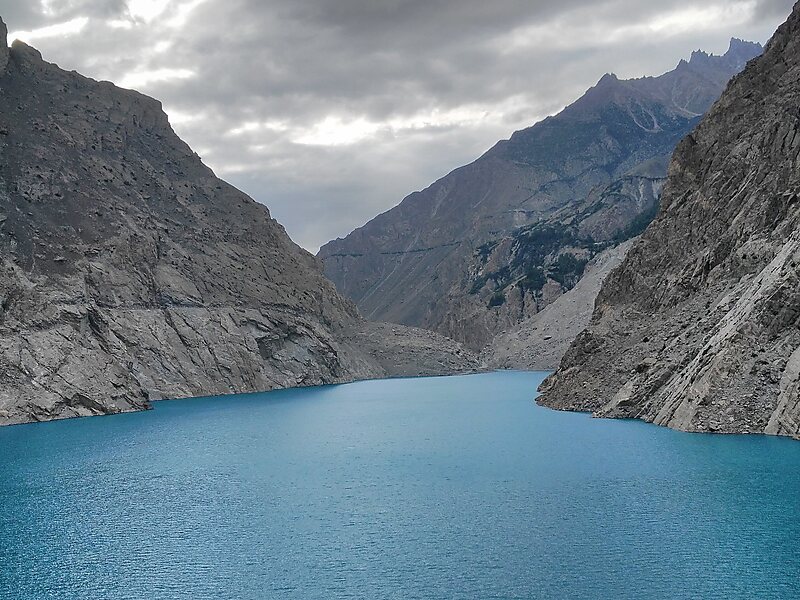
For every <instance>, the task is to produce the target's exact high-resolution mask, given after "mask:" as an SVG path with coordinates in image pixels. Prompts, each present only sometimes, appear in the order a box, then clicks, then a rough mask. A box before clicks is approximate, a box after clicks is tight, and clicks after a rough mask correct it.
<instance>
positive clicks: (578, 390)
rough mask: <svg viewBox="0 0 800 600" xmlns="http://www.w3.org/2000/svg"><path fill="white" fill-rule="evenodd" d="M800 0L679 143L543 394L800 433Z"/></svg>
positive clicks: (655, 415)
mask: <svg viewBox="0 0 800 600" xmlns="http://www.w3.org/2000/svg"><path fill="white" fill-rule="evenodd" d="M798 107H800V3H798V4H796V5H795V7H794V10H793V12H792V14H791V16H790V17H789V19H788V21H787V22H786V23H785V24H784V25H782V26H781V27H780V28H779V29H778V30H777V32H776V33H775V35H774V36H773V38H772V40H771V41H770V42H769V44H768V45H767V48H766V50H765V52H764V54H763V56H762V57H761V58H759V59H758V60H755V61H753V62H751V63H750V64H749V65H748V66H747V68H746V69H745V70H744V72H743V73H742V74H741V75H739V76H737V77H735V78H734V79H733V81H732V82H731V84H730V85H729V86H728V88H727V90H726V91H725V93H724V94H723V95H722V98H721V99H720V100H719V102H717V103H716V104H715V106H714V108H713V109H712V110H711V111H710V112H709V113H708V115H707V116H706V118H705V119H704V120H703V121H702V123H701V124H700V125H699V126H698V127H697V129H696V130H695V131H694V132H693V133H692V134H691V135H690V136H688V137H687V138H686V139H684V140H683V141H682V142H681V143H680V145H679V146H678V148H677V150H676V151H675V154H674V156H673V158H672V162H671V164H670V168H669V178H668V181H667V183H666V186H665V188H664V193H663V197H662V201H661V210H660V212H659V214H658V215H657V216H656V218H655V220H654V221H653V222H652V224H651V225H650V226H649V227H648V228H647V230H646V231H645V232H644V234H643V235H642V236H641V238H640V239H639V240H638V241H637V242H636V243H635V244H634V245H633V247H632V249H631V250H630V252H629V253H628V255H627V257H626V258H625V260H624V261H623V263H622V265H621V266H620V267H619V268H618V269H617V270H615V271H613V272H612V273H611V275H609V277H608V278H607V279H606V281H605V282H604V284H603V286H602V289H601V291H600V294H599V295H598V298H597V303H596V308H595V311H594V314H593V316H592V320H591V323H590V325H589V327H588V329H586V330H585V331H584V332H582V333H581V334H580V335H579V336H578V338H577V339H576V340H575V342H574V343H573V344H572V346H571V347H570V349H569V351H568V352H567V354H566V355H565V357H564V359H563V361H562V363H561V367H560V368H559V370H558V371H557V372H556V373H555V374H554V375H553V376H552V377H551V378H550V379H549V380H547V382H546V383H545V385H544V387H543V390H544V394H543V395H542V396H540V399H539V400H540V401H541V402H542V403H544V404H546V405H548V406H552V407H555V408H561V409H571V410H586V411H593V412H594V413H595V414H596V415H598V416H608V417H633V418H639V419H644V420H646V421H651V422H654V423H657V424H659V425H666V426H669V427H672V428H675V429H682V430H687V431H719V432H726V433H734V432H759V433H762V432H763V433H770V434H780V435H791V436H795V437H798V436H800V393H799V390H800V266H799V265H800V108H798Z"/></svg>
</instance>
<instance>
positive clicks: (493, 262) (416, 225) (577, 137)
mask: <svg viewBox="0 0 800 600" xmlns="http://www.w3.org/2000/svg"><path fill="white" fill-rule="evenodd" d="M761 51H762V48H761V46H760V44H755V43H750V42H744V41H741V40H737V39H733V40H731V43H730V47H729V49H728V51H727V52H726V53H725V54H724V55H723V56H713V55H709V54H706V53H705V52H700V51H698V52H694V53H693V54H692V55H691V58H690V59H689V60H688V61H686V60H681V61H680V63H679V64H678V66H677V67H676V68H675V69H674V70H672V71H670V72H668V73H665V74H663V75H661V76H659V77H645V78H641V79H632V80H620V79H618V78H617V77H616V76H614V75H605V76H603V77H602V79H600V81H598V83H597V85H595V86H594V87H593V88H591V89H590V90H589V91H587V92H586V94H584V95H583V96H582V97H581V98H580V99H578V100H577V101H576V102H575V103H573V104H572V105H570V106H568V107H567V108H565V109H564V110H563V111H561V112H560V113H559V114H558V115H556V116H553V117H549V118H547V119H545V120H543V121H541V122H539V123H537V124H535V125H534V126H532V127H530V128H528V129H524V130H522V131H517V132H516V133H514V134H513V135H512V136H511V138H510V139H509V140H504V141H501V142H499V143H497V144H496V145H495V146H494V147H493V148H492V149H491V150H489V151H488V152H486V153H485V154H484V155H483V156H481V157H480V158H479V159H478V160H476V161H475V162H473V163H471V164H469V165H467V166H464V167H461V168H459V169H456V170H455V171H453V172H452V173H450V174H448V175H447V176H445V177H443V178H442V179H440V180H438V181H437V182H435V183H434V184H432V185H431V186H430V187H428V188H427V189H425V190H423V191H421V192H415V193H413V194H411V195H410V196H408V197H407V198H405V199H404V200H403V201H402V202H401V203H400V204H399V205H397V206H396V207H394V208H392V209H391V210H389V211H387V212H385V213H383V214H381V215H379V216H377V217H375V218H374V219H372V220H371V221H370V222H368V223H367V224H366V225H364V226H363V227H360V228H358V229H356V230H355V231H353V232H352V233H351V234H350V235H348V236H347V237H345V238H344V239H337V240H334V241H332V242H329V243H328V244H326V245H325V246H323V247H322V248H321V250H320V252H319V255H318V256H319V257H320V258H322V260H323V261H324V265H325V274H326V275H327V276H328V277H329V278H331V279H332V280H333V281H334V283H335V284H336V287H337V288H338V289H339V291H340V292H342V293H344V294H345V295H347V296H348V297H350V298H351V299H353V300H354V301H355V302H356V304H357V305H358V307H359V309H360V310H361V312H362V313H363V314H364V315H365V316H366V317H367V318H369V319H372V320H378V321H390V322H395V323H402V324H407V325H415V326H419V327H424V328H427V329H431V330H434V331H437V332H439V333H442V334H444V335H447V336H449V337H452V338H454V339H457V340H460V341H463V342H465V343H467V344H468V345H469V346H471V347H473V348H475V349H480V348H482V347H484V346H485V345H486V344H487V343H488V342H490V341H491V340H492V339H493V338H494V337H495V336H496V335H497V334H498V333H500V332H502V331H504V330H507V329H510V328H512V327H514V326H515V325H518V324H519V323H520V322H522V321H523V320H524V319H526V318H528V317H531V316H533V315H535V314H536V313H538V312H539V311H541V310H542V309H543V308H544V307H545V306H547V305H548V304H550V303H552V302H553V301H554V300H555V299H556V298H558V297H559V296H561V295H562V294H563V293H565V292H566V291H568V290H569V289H571V288H572V287H574V286H575V285H576V284H577V282H578V281H579V280H580V279H581V277H582V275H583V271H584V268H585V266H586V264H587V263H588V262H589V261H590V260H591V259H592V258H593V257H595V256H596V255H598V254H599V253H601V252H603V251H604V250H607V249H609V248H610V247H613V246H616V245H617V244H619V243H621V242H623V241H625V240H626V239H629V238H631V237H633V236H636V235H638V234H639V233H641V232H642V230H644V228H645V227H646V225H647V224H648V222H649V221H650V220H651V219H652V218H653V216H654V215H655V213H656V210H657V207H658V199H659V196H660V194H661V189H662V187H663V184H664V180H665V177H666V166H667V163H668V159H669V156H670V155H671V153H672V151H673V150H674V148H675V146H676V144H677V143H678V141H679V140H680V139H682V138H683V137H684V136H685V135H686V134H688V133H689V132H690V131H691V130H692V129H693V128H694V127H695V125H696V124H697V123H698V122H699V120H700V118H701V116H702V115H703V114H704V113H705V112H706V111H707V110H708V109H709V108H710V107H711V105H712V104H713V102H714V101H715V100H716V99H717V98H718V97H719V95H720V94H721V92H722V90H723V89H724V88H725V85H726V84H727V82H728V81H729V80H730V78H731V77H732V76H733V75H735V74H736V73H738V72H739V71H740V70H741V69H742V68H743V67H744V66H745V64H746V63H747V62H748V61H749V60H750V59H752V58H753V57H755V56H758V55H759V54H760V53H761Z"/></svg>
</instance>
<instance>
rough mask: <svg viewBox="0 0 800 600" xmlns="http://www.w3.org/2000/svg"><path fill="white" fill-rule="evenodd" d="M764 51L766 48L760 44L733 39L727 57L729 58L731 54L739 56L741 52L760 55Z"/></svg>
mask: <svg viewBox="0 0 800 600" xmlns="http://www.w3.org/2000/svg"><path fill="white" fill-rule="evenodd" d="M762 50H764V47H763V46H762V45H761V44H760V43H759V42H750V41H748V40H742V39H739V38H736V37H732V38H731V41H730V44H729V45H728V51H727V52H726V53H725V56H728V55H729V54H738V53H741V52H759V53H760V52H761V51H762Z"/></svg>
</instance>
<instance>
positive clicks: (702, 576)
mask: <svg viewBox="0 0 800 600" xmlns="http://www.w3.org/2000/svg"><path fill="white" fill-rule="evenodd" d="M542 378H543V374H538V373H492V374H486V375H473V376H466V377H450V378H437V379H406V380H390V381H373V382H365V383H357V384H352V385H343V386H334V387H324V388H312V389H303V390H285V391H280V392H271V393H267V394H255V395H248V396H237V397H225V398H215V399H211V398H202V399H195V400H182V401H172V402H162V403H158V404H157V405H156V408H155V410H153V411H150V412H147V413H138V414H129V415H119V416H114V417H104V418H92V419H77V420H71V421H62V422H55V423H43V424H35V425H24V426H19V427H7V428H2V429H0V457H2V465H3V466H2V473H0V598H13V599H15V600H16V599H21V600H27V599H33V598H35V599H37V600H38V599H40V598H58V599H72V598H91V599H109V600H117V599H122V598H126V599H127V598H130V599H137V600H139V599H161V598H164V599H173V598H191V599H203V598H215V599H216V598H248V599H250V598H252V599H262V598H303V599H307V598H325V599H328V598H370V599H372V598H402V599H407V598H481V599H482V598H604V599H605V598H637V599H639V598H712V597H713V598H735V597H739V598H747V597H753V598H797V597H800V577H799V576H800V510H798V508H800V506H798V505H799V504H800V443H797V442H793V441H789V440H785V439H774V438H767V437H756V436H752V437H747V436H736V437H724V436H710V435H691V434H683V433H678V432H674V431H670V430H667V429H662V428H658V427H654V426H650V425H646V424H643V423H639V422H630V421H605V420H597V419H591V418H590V417H588V416H587V415H581V414H570V413H559V412H554V411H550V410H547V409H544V408H540V407H538V406H536V405H535V404H534V403H533V402H532V398H533V396H534V390H535V389H536V387H537V385H538V384H539V382H540V381H541V379H542Z"/></svg>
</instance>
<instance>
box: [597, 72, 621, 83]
mask: <svg viewBox="0 0 800 600" xmlns="http://www.w3.org/2000/svg"><path fill="white" fill-rule="evenodd" d="M618 81H619V77H617V75H616V74H615V73H606V74H605V75H603V76H602V77H601V78H600V80H599V81H598V82H597V85H608V84H612V83H616V82H618Z"/></svg>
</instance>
